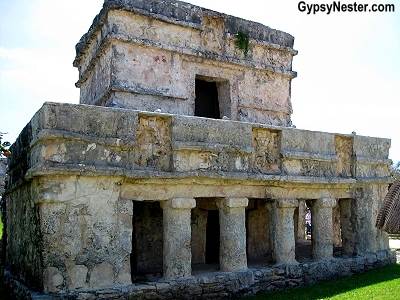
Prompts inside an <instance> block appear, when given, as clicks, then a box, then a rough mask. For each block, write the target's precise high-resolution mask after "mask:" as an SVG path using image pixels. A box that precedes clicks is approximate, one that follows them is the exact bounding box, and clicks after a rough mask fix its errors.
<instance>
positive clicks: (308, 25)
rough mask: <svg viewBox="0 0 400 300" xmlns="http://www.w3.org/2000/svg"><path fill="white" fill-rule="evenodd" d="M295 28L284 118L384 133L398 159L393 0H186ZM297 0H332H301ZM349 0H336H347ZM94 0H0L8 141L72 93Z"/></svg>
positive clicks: (0, 86) (399, 89) (398, 56)
mask: <svg viewBox="0 0 400 300" xmlns="http://www.w3.org/2000/svg"><path fill="white" fill-rule="evenodd" d="M186 2H190V3H193V4H196V5H199V6H202V7H206V8H210V9H213V10H217V11H220V12H224V13H227V14H230V15H234V16H238V17H241V18H245V19H249V20H253V21H257V22H260V23H262V24H264V25H267V26H270V27H272V28H275V29H279V30H282V31H285V32H288V33H290V34H291V35H293V36H294V37H295V45H294V48H295V49H296V50H298V51H299V54H298V55H297V56H295V57H294V60H293V70H294V71H297V72H298V77H297V78H295V79H294V80H293V81H292V104H293V110H294V113H293V115H292V121H293V123H294V124H295V125H296V127H297V128H299V129H308V130H316V131H327V132H335V133H351V132H353V131H355V132H356V133H357V134H359V135H365V136H378V137H385V138H390V139H391V140H392V148H391V151H390V156H389V158H391V159H392V160H393V161H394V162H397V161H400V135H399V133H398V132H396V130H397V131H398V125H399V112H400V101H399V100H400V0H386V1H381V0H376V1H368V0H364V1H362V2H361V1H360V2H358V1H357V3H358V4H368V5H369V7H371V5H372V4H379V3H381V4H394V5H395V12H375V13H373V12H336V13H330V14H329V15H328V14H327V13H326V12H325V13H322V12H320V13H317V14H315V15H313V14H307V13H306V12H301V11H299V9H298V3H299V2H300V1H293V0H287V1H280V0H247V1H234V0H189V1H186ZM305 2H306V3H307V4H313V3H326V4H332V3H333V1H317V0H313V2H311V1H305ZM354 2H355V1H354V0H352V1H341V3H342V4H343V3H354ZM102 5H103V0H68V1H66V0H57V1H54V0H0V13H1V19H0V104H1V106H0V132H8V133H9V134H8V135H5V139H6V140H9V141H10V142H13V141H14V140H15V139H16V137H17V136H18V134H19V132H20V131H21V130H22V128H23V127H24V126H25V124H26V123H28V122H29V120H30V119H31V118H32V116H33V115H34V113H35V112H36V111H37V110H38V109H39V108H40V107H41V106H42V104H43V103H44V102H46V101H51V102H68V103H79V89H77V88H76V87H75V82H76V81H77V79H78V71H77V69H76V68H74V67H73V66H72V61H73V59H74V57H75V44H76V43H77V42H78V41H79V39H80V37H81V36H82V35H83V34H84V33H85V32H86V31H87V30H88V29H89V27H90V25H91V23H92V20H93V18H94V17H95V15H96V14H97V13H98V12H99V11H100V9H101V7H102Z"/></svg>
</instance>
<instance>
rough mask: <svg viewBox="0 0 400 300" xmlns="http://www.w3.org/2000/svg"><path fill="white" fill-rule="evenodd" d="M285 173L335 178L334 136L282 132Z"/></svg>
mask: <svg viewBox="0 0 400 300" xmlns="http://www.w3.org/2000/svg"><path fill="white" fill-rule="evenodd" d="M281 154H282V156H283V160H282V164H283V166H282V168H283V172H284V173H286V174H289V175H295V174H298V175H302V176H312V177H333V176H335V170H334V164H333V163H334V162H336V160H337V158H336V154H335V143H334V135H332V134H329V133H325V132H314V131H301V132H298V131H297V130H286V129H283V130H282V134H281Z"/></svg>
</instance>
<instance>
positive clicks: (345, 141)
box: [335, 136, 353, 177]
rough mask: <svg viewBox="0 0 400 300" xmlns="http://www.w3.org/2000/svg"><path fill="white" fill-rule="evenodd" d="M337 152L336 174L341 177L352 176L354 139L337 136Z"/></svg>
mask: <svg viewBox="0 0 400 300" xmlns="http://www.w3.org/2000/svg"><path fill="white" fill-rule="evenodd" d="M335 151H336V156H337V159H338V160H337V162H336V166H335V173H336V174H337V175H338V176H340V177H351V176H352V174H351V173H352V172H351V170H352V154H353V145H352V139H351V138H347V137H341V136H335Z"/></svg>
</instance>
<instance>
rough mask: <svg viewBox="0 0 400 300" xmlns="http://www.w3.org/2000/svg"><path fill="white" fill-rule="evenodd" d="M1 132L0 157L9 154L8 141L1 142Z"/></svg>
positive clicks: (0, 134) (0, 137)
mask: <svg viewBox="0 0 400 300" xmlns="http://www.w3.org/2000/svg"><path fill="white" fill-rule="evenodd" d="M3 134H4V133H3V132H0V158H1V157H7V156H9V155H10V154H11V152H10V150H8V147H10V146H11V144H10V143H9V142H3V143H2V142H1V139H2V138H3Z"/></svg>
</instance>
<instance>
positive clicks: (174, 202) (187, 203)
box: [160, 198, 196, 209]
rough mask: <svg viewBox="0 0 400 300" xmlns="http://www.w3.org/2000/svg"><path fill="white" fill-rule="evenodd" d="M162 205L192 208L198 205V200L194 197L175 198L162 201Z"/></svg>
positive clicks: (163, 206) (175, 207)
mask: <svg viewBox="0 0 400 300" xmlns="http://www.w3.org/2000/svg"><path fill="white" fill-rule="evenodd" d="M160 204H161V207H162V208H163V209H164V208H165V207H168V208H174V209H192V208H195V207H196V200H195V199H194V198H173V199H169V200H165V201H161V202H160Z"/></svg>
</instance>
